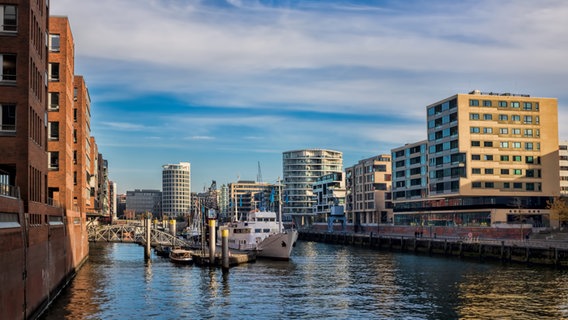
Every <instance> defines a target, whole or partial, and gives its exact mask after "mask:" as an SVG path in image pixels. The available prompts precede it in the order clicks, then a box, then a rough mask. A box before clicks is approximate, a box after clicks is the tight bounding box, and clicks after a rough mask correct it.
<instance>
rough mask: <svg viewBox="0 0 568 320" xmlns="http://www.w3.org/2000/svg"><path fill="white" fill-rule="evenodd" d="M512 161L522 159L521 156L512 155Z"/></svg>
mask: <svg viewBox="0 0 568 320" xmlns="http://www.w3.org/2000/svg"><path fill="white" fill-rule="evenodd" d="M513 161H515V162H521V161H523V157H521V156H513Z"/></svg>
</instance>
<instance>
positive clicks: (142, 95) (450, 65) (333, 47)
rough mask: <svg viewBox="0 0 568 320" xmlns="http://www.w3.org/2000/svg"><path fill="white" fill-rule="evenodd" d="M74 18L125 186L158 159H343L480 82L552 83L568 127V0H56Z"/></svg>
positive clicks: (413, 127)
mask: <svg viewBox="0 0 568 320" xmlns="http://www.w3.org/2000/svg"><path fill="white" fill-rule="evenodd" d="M50 5H51V14H52V15H63V16H67V17H68V18H69V21H70V23H71V29H72V32H73V36H74V40H75V50H76V56H75V71H76V74H80V75H83V76H84V77H85V80H86V82H87V85H88V87H89V91H90V95H91V101H92V102H91V114H92V120H91V121H92V122H91V129H92V134H93V135H94V136H95V138H96V141H97V144H98V147H99V151H100V152H101V153H102V154H103V156H104V157H105V158H106V159H107V160H108V161H109V171H110V178H111V179H112V180H113V181H115V182H116V183H117V184H118V190H119V192H120V193H124V192H126V190H133V189H135V188H136V189H139V188H145V189H161V166H162V165H164V164H168V163H178V162H180V161H189V162H190V163H191V169H192V179H193V181H192V191H197V192H199V191H201V190H203V188H204V187H205V186H208V185H209V184H210V182H211V180H216V181H217V184H218V185H220V184H223V183H229V182H234V181H236V180H237V179H238V178H240V179H243V180H256V176H257V168H258V163H259V162H260V166H261V170H262V176H263V180H264V181H266V182H274V181H276V179H277V178H278V177H281V176H282V152H284V151H289V150H296V149H305V148H323V149H333V150H338V151H341V152H343V158H344V166H352V165H354V164H356V163H357V161H359V160H361V159H364V158H368V157H371V156H373V155H377V154H381V153H390V149H392V148H394V147H398V146H401V145H403V144H405V143H409V142H415V141H419V140H422V139H425V138H426V120H425V115H426V110H425V106H426V105H428V104H430V103H433V102H435V101H438V100H440V99H443V98H446V97H448V96H451V95H453V94H456V93H467V92H469V91H471V90H474V89H479V90H481V91H493V92H511V93H526V94H530V95H531V96H540V97H556V98H558V104H559V135H560V138H561V139H568V128H567V127H566V125H565V124H566V122H567V120H568V107H567V101H568V23H567V22H566V21H568V2H567V1H563V0H550V1H548V0H544V1H532V0H510V1H507V0H504V1H491V0H475V1H469V0H466V1H453V0H441V1H436V0H432V1H425V0H424V1H420V0H410V1H409V0H406V1H351V0H329V1H325V0H321V1H315V0H313V1H299V0H297V1H291V0H288V1H284V0H282V1H278V0H272V1H260V0H250V1H249V0H226V1H223V0H211V1H198V0H177V1H175V0H81V1H77V0H52V1H50Z"/></svg>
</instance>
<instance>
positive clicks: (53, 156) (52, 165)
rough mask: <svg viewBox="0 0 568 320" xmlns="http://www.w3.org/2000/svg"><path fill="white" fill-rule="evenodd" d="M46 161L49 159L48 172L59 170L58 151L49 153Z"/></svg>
mask: <svg viewBox="0 0 568 320" xmlns="http://www.w3.org/2000/svg"><path fill="white" fill-rule="evenodd" d="M48 159H49V164H48V165H49V169H50V170H59V152H58V151H51V152H48Z"/></svg>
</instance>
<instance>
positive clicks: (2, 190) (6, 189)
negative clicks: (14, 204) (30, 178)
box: [0, 183, 20, 199]
mask: <svg viewBox="0 0 568 320" xmlns="http://www.w3.org/2000/svg"><path fill="white" fill-rule="evenodd" d="M0 195H2V196H6V197H12V198H18V199H19V198H20V188H18V187H16V186H11V185H8V184H3V183H0Z"/></svg>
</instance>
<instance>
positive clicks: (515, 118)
mask: <svg viewBox="0 0 568 320" xmlns="http://www.w3.org/2000/svg"><path fill="white" fill-rule="evenodd" d="M511 120H512V121H521V116H520V115H518V114H514V115H512V116H511Z"/></svg>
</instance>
